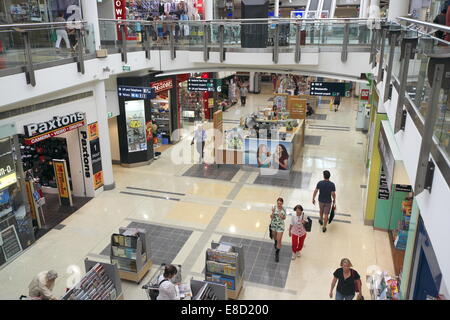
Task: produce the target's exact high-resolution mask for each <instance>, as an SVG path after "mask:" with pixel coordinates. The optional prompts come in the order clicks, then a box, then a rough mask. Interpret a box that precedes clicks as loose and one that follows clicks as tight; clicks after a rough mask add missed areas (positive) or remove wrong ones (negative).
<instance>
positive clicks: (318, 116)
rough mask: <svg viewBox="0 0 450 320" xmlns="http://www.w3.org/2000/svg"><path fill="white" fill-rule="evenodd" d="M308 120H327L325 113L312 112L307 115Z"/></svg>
mask: <svg viewBox="0 0 450 320" xmlns="http://www.w3.org/2000/svg"><path fill="white" fill-rule="evenodd" d="M308 119H309V120H327V115H326V114H320V113H314V114H312V115H310V116H309V117H308Z"/></svg>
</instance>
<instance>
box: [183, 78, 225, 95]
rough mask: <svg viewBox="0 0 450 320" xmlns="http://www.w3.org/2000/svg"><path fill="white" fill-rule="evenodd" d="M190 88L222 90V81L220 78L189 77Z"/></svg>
mask: <svg viewBox="0 0 450 320" xmlns="http://www.w3.org/2000/svg"><path fill="white" fill-rule="evenodd" d="M188 90H189V91H209V92H215V91H217V92H221V90H222V89H221V81H220V80H219V79H203V78H189V80H188Z"/></svg>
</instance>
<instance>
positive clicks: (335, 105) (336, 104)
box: [333, 93, 341, 112]
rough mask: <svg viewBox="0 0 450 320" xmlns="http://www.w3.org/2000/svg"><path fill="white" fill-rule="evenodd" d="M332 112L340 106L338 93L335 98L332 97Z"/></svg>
mask: <svg viewBox="0 0 450 320" xmlns="http://www.w3.org/2000/svg"><path fill="white" fill-rule="evenodd" d="M333 104H334V112H336V111H338V110H339V106H340V105H341V96H340V95H339V93H338V94H337V96H335V97H334V101H333Z"/></svg>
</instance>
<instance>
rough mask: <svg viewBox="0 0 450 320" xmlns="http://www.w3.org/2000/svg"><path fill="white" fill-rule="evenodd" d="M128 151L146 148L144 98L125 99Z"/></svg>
mask: <svg viewBox="0 0 450 320" xmlns="http://www.w3.org/2000/svg"><path fill="white" fill-rule="evenodd" d="M125 117H126V124H127V140H128V152H139V151H145V150H147V136H146V128H147V126H146V121H145V103H144V100H131V101H125Z"/></svg>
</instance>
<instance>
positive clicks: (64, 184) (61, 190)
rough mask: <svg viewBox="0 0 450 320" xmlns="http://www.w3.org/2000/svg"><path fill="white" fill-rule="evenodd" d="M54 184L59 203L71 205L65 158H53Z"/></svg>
mask: <svg viewBox="0 0 450 320" xmlns="http://www.w3.org/2000/svg"><path fill="white" fill-rule="evenodd" d="M53 169H54V170H55V178H56V184H57V185H58V194H59V203H60V205H65V206H72V193H71V191H70V186H69V179H68V177H69V175H68V173H67V163H66V160H57V159H53Z"/></svg>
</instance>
